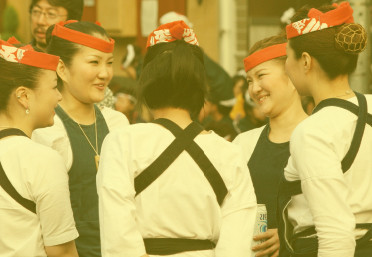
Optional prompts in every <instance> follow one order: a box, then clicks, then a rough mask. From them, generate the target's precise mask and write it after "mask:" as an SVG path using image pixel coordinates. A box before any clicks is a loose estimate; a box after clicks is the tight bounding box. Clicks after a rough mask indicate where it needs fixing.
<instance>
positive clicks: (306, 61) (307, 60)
mask: <svg viewBox="0 0 372 257" xmlns="http://www.w3.org/2000/svg"><path fill="white" fill-rule="evenodd" d="M301 61H302V66H303V68H304V71H305V73H307V72H308V71H309V70H310V69H311V67H312V64H313V63H312V58H311V56H310V54H309V53H307V52H303V53H302V55H301Z"/></svg>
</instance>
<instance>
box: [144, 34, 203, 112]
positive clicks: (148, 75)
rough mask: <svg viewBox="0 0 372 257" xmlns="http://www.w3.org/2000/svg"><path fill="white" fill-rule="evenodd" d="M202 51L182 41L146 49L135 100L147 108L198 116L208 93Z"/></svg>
mask: <svg viewBox="0 0 372 257" xmlns="http://www.w3.org/2000/svg"><path fill="white" fill-rule="evenodd" d="M203 58H204V53H203V50H202V49H201V48H200V47H199V46H196V45H191V44H188V43H186V42H185V41H183V40H176V41H173V42H170V43H159V44H156V45H154V46H151V47H149V48H148V51H147V53H146V56H145V59H144V63H143V68H142V72H141V76H140V78H139V87H138V93H137V95H138V100H139V103H143V104H146V105H147V106H148V107H149V108H150V109H160V108H165V107H173V108H180V109H184V110H187V111H189V113H190V115H191V116H192V117H195V116H197V115H198V113H199V112H200V110H201V109H202V108H203V106H204V101H205V96H206V93H207V85H206V83H207V82H206V81H207V80H206V74H205V68H204V59H203Z"/></svg>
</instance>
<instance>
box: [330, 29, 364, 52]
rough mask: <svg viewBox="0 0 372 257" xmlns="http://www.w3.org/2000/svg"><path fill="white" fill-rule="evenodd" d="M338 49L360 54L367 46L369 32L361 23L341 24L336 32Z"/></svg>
mask: <svg viewBox="0 0 372 257" xmlns="http://www.w3.org/2000/svg"><path fill="white" fill-rule="evenodd" d="M335 47H336V49H338V50H340V51H342V52H345V53H347V54H359V53H361V52H363V50H364V49H365V48H366V47H367V33H366V31H365V29H364V28H363V27H362V25H360V24H355V23H348V24H343V25H341V26H340V28H339V29H338V31H337V32H336V34H335Z"/></svg>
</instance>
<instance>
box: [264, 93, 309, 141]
mask: <svg viewBox="0 0 372 257" xmlns="http://www.w3.org/2000/svg"><path fill="white" fill-rule="evenodd" d="M306 117H307V114H306V113H305V111H304V110H303V108H302V105H301V100H300V97H296V99H295V100H294V101H293V102H292V103H291V104H290V105H289V106H287V108H286V109H285V110H284V111H282V112H281V113H280V114H279V115H277V116H275V117H271V118H270V121H269V123H270V133H269V139H270V140H271V141H272V142H275V143H284V142H288V141H289V140H290V138H291V135H292V132H293V130H294V129H295V127H296V126H297V125H298V124H299V123H300V122H301V121H303V120H304V119H305V118H306Z"/></svg>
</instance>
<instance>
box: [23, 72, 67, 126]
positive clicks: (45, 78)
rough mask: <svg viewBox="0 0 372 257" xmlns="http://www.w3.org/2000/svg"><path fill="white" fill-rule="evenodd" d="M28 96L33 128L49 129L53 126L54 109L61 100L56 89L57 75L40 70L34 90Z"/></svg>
mask: <svg viewBox="0 0 372 257" xmlns="http://www.w3.org/2000/svg"><path fill="white" fill-rule="evenodd" d="M31 92H32V94H31V96H30V102H29V109H30V114H29V115H30V116H31V115H32V118H33V120H34V128H35V129H36V128H44V127H49V126H52V125H53V124H54V115H55V112H54V109H55V108H56V107H57V105H58V102H59V101H61V100H62V95H61V93H60V92H59V91H58V88H57V75H56V72H55V71H51V70H42V71H41V72H40V76H39V79H38V81H37V85H36V88H35V89H33V90H32V91H31Z"/></svg>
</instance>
